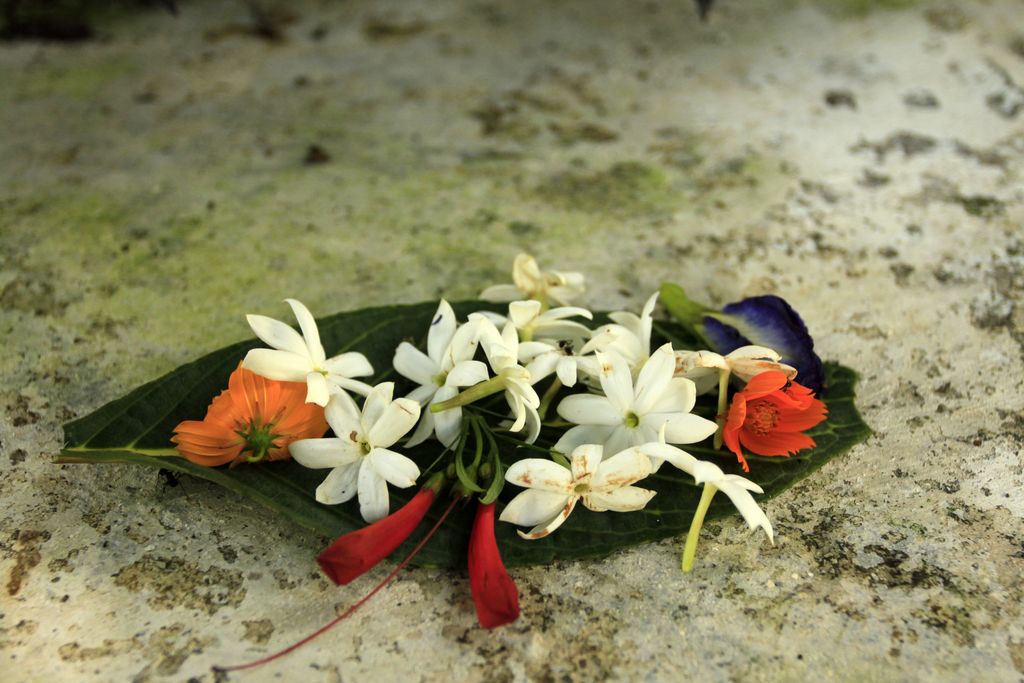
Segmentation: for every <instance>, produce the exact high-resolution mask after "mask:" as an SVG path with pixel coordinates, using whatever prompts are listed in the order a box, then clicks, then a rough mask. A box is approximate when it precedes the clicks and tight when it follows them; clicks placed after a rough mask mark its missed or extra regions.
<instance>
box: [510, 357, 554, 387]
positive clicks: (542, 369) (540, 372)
mask: <svg viewBox="0 0 1024 683" xmlns="http://www.w3.org/2000/svg"><path fill="white" fill-rule="evenodd" d="M519 358H520V360H523V357H522V356H521V355H520V357H519ZM559 358H561V356H560V355H559V354H558V352H557V351H555V350H553V349H550V348H549V349H548V351H547V352H545V353H541V354H539V355H536V356H534V357H533V359H532V360H530V361H529V365H527V366H526V371H527V372H529V373H530V381H531V382H533V383H534V384H536V383H537V382H539V381H541V380H542V379H544V378H545V377H547V376H548V375H550V374H551V373H552V372H554V371H555V368H556V367H557V366H558V359H559Z"/></svg>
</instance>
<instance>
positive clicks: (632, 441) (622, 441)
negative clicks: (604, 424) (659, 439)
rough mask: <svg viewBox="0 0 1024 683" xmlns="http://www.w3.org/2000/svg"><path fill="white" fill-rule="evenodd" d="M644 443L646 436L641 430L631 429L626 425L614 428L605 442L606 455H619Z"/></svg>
mask: <svg viewBox="0 0 1024 683" xmlns="http://www.w3.org/2000/svg"><path fill="white" fill-rule="evenodd" d="M643 442H644V435H643V433H642V432H641V431H640V430H639V429H630V428H629V427H627V426H625V425H622V424H620V425H618V426H616V427H612V428H611V431H610V432H608V437H607V438H606V439H605V440H604V449H605V452H606V453H618V452H619V451H624V450H625V449H627V448H630V447H632V446H636V445H639V444H641V443H643Z"/></svg>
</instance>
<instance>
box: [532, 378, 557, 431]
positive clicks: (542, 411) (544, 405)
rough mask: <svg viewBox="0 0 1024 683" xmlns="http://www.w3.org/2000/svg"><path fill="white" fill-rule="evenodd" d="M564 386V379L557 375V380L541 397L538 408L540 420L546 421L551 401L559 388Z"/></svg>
mask: <svg viewBox="0 0 1024 683" xmlns="http://www.w3.org/2000/svg"><path fill="white" fill-rule="evenodd" d="M561 388H562V380H560V379H558V377H555V381H553V382H552V383H551V386H549V387H548V389H547V391H545V392H544V395H543V396H542V397H541V399H540V407H539V408H537V415H539V416H540V421H541V422H543V421H544V417H545V416H546V415H547V414H548V407H549V406H550V405H551V401H552V400H554V398H555V395H556V394H557V393H558V390H559V389H561Z"/></svg>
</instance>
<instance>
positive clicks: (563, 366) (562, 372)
mask: <svg viewBox="0 0 1024 683" xmlns="http://www.w3.org/2000/svg"><path fill="white" fill-rule="evenodd" d="M555 373H556V374H557V375H558V379H559V381H560V382H561V383H562V386H566V387H574V386H576V359H575V358H566V357H565V356H562V357H561V358H559V359H558V364H557V365H556V366H555Z"/></svg>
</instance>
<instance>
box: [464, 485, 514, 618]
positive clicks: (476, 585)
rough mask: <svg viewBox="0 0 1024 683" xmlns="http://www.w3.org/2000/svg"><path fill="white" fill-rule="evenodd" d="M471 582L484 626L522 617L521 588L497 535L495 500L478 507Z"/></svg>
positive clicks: (471, 544)
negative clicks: (504, 561) (510, 571)
mask: <svg viewBox="0 0 1024 683" xmlns="http://www.w3.org/2000/svg"><path fill="white" fill-rule="evenodd" d="M469 586H470V589H471V590H472V591H473V602H474V603H476V617H477V619H478V620H479V621H480V625H481V626H483V627H484V628H496V627H498V626H503V625H504V624H510V623H512V622H513V621H515V620H516V619H518V618H519V591H518V590H517V589H516V584H515V583H514V582H513V581H512V577H510V576H509V575H508V571H506V570H505V565H504V564H502V562H501V553H500V552H498V542H497V540H496V539H495V538H494V503H489V504H487V505H484V504H482V503H481V504H480V505H477V507H476V519H475V520H474V521H473V533H472V535H471V536H470V537H469Z"/></svg>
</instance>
